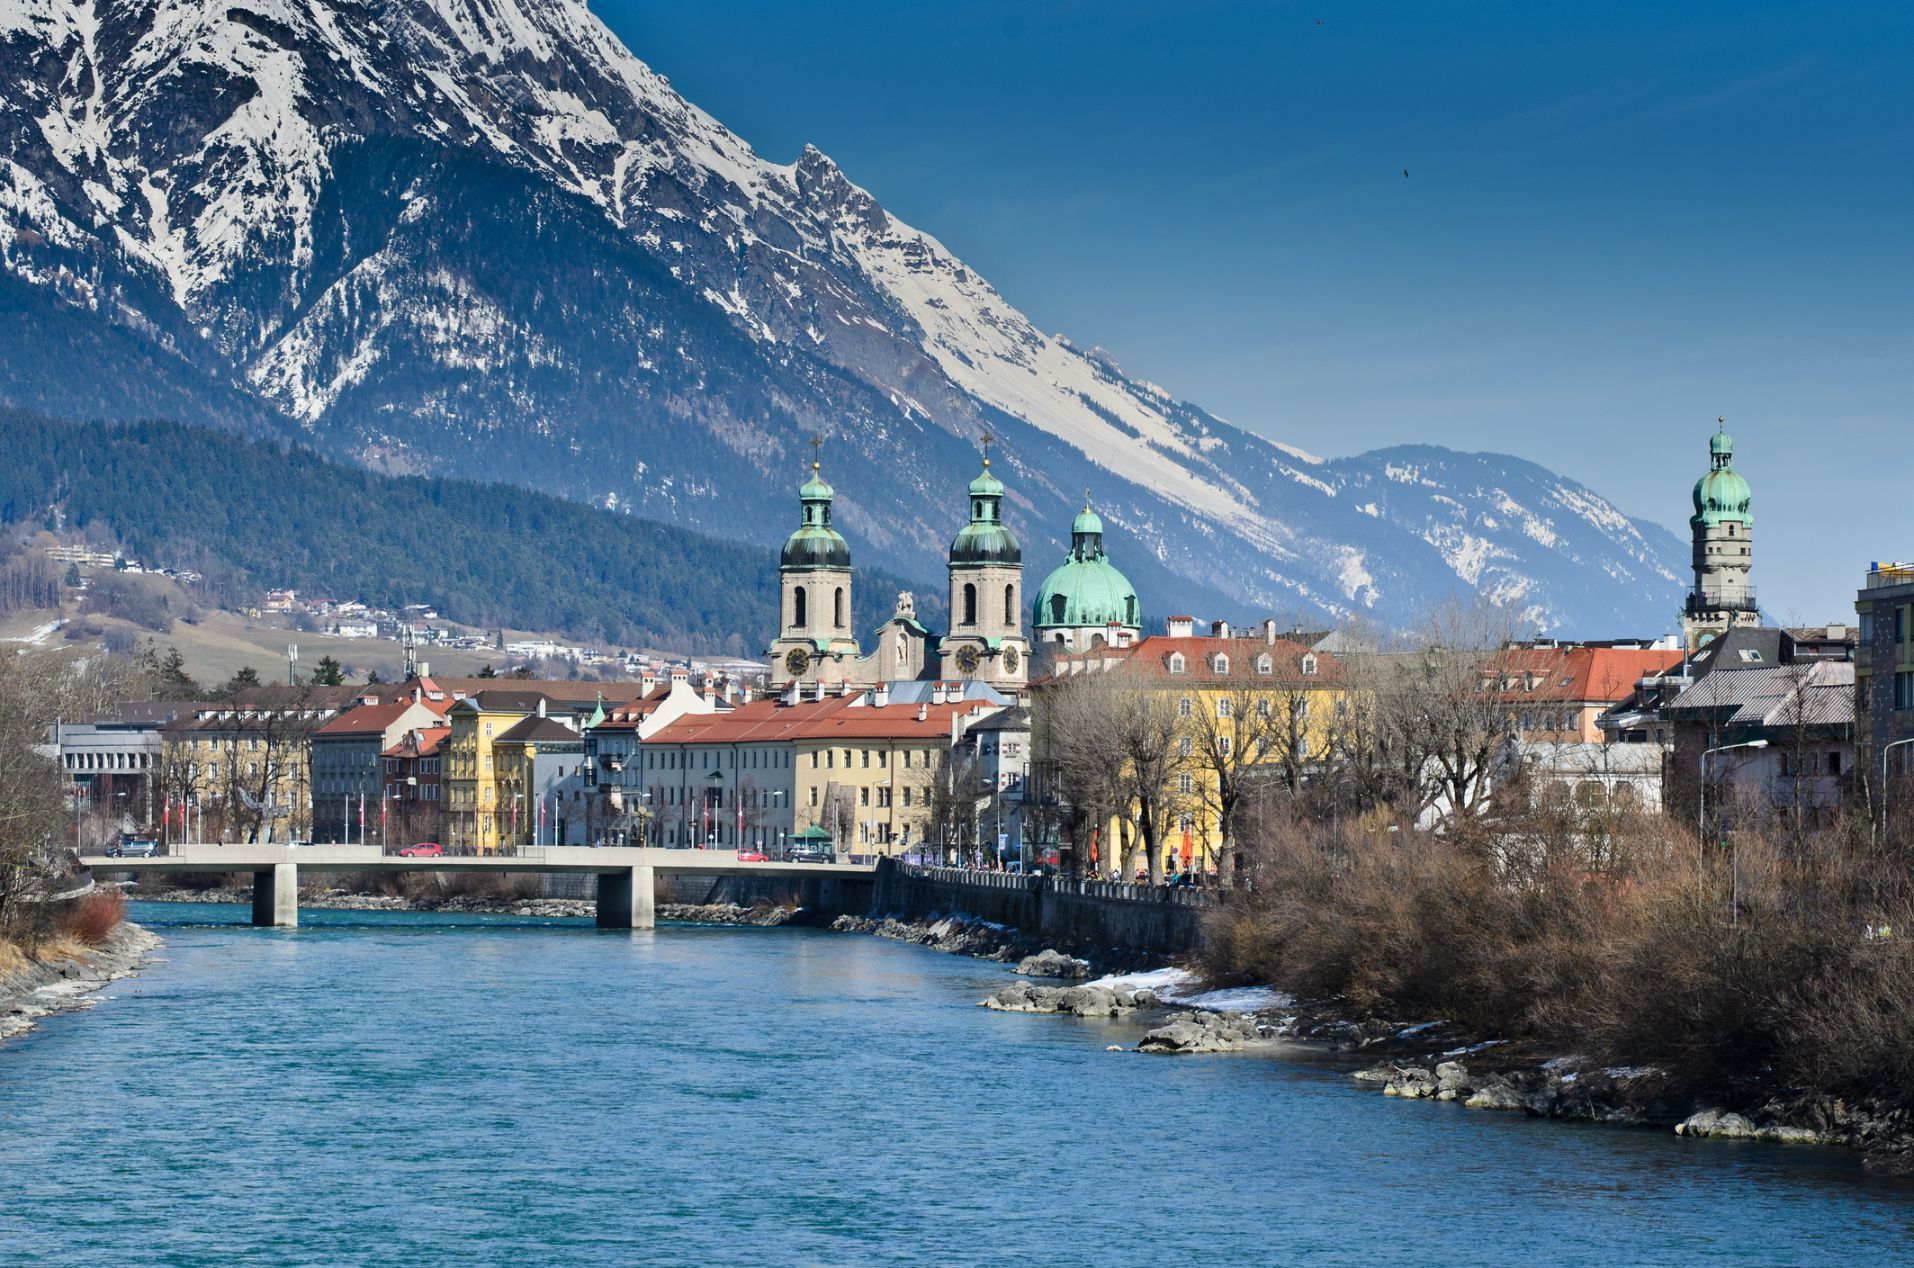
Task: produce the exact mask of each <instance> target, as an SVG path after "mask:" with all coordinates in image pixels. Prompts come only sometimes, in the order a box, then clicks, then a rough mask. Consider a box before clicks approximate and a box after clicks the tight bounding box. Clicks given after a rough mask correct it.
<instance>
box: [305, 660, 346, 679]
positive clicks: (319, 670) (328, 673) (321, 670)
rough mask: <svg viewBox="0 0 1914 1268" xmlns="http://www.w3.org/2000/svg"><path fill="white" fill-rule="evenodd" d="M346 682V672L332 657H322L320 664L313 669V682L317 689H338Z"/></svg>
mask: <svg viewBox="0 0 1914 1268" xmlns="http://www.w3.org/2000/svg"><path fill="white" fill-rule="evenodd" d="M345 680H346V671H345V670H344V669H342V668H340V666H339V662H338V661H336V660H334V659H333V658H332V657H330V656H321V657H320V658H319V663H318V664H317V665H314V666H313V667H312V682H313V685H314V686H315V687H337V686H338V685H339V684H340V683H342V682H344V681H345Z"/></svg>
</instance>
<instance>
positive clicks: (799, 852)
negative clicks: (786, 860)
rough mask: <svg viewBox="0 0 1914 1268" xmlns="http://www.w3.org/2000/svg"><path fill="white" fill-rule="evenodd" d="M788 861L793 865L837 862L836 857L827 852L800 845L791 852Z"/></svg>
mask: <svg viewBox="0 0 1914 1268" xmlns="http://www.w3.org/2000/svg"><path fill="white" fill-rule="evenodd" d="M790 861H791V862H793V863H835V862H837V855H835V854H833V853H831V852H830V851H829V850H821V849H818V848H817V847H815V846H808V845H800V846H797V847H796V848H794V849H793V850H792V851H791V860H790Z"/></svg>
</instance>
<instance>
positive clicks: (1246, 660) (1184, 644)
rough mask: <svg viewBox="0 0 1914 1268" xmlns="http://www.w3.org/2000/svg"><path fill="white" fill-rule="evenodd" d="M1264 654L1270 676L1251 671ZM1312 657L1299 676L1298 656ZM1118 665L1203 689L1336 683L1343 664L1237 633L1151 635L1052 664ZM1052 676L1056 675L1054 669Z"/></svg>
mask: <svg viewBox="0 0 1914 1268" xmlns="http://www.w3.org/2000/svg"><path fill="white" fill-rule="evenodd" d="M1179 652H1180V653H1181V654H1182V656H1183V672H1182V673H1180V674H1172V673H1171V672H1170V657H1171V656H1173V655H1176V654H1177V653H1179ZM1218 653H1222V654H1223V655H1225V656H1227V657H1228V658H1229V669H1228V670H1227V671H1224V672H1220V673H1219V672H1218V671H1217V669H1216V656H1217V654H1218ZM1264 655H1267V656H1269V657H1270V659H1271V660H1272V661H1273V662H1274V663H1273V664H1272V665H1271V666H1270V669H1271V672H1270V673H1268V674H1259V673H1258V672H1256V663H1257V658H1258V657H1261V656H1264ZM1310 655H1313V656H1315V658H1316V672H1315V673H1314V674H1313V675H1305V674H1304V673H1303V672H1302V663H1303V657H1305V656H1310ZM1108 660H1116V661H1121V662H1122V663H1123V664H1124V665H1125V667H1127V668H1134V669H1136V670H1138V671H1140V672H1142V673H1146V674H1148V675H1150V676H1151V677H1154V678H1164V679H1169V680H1172V681H1175V682H1194V683H1198V684H1200V685H1203V686H1207V687H1215V686H1221V685H1224V684H1228V685H1231V686H1242V687H1251V686H1254V685H1256V684H1257V683H1258V682H1273V681H1275V682H1319V681H1322V682H1339V681H1341V679H1342V677H1343V663H1342V662H1341V661H1340V660H1338V659H1336V657H1334V656H1333V655H1331V654H1330V653H1328V652H1313V653H1312V652H1311V651H1310V650H1309V649H1308V648H1307V647H1304V646H1303V645H1302V644H1301V643H1297V642H1294V641H1292V640H1290V639H1286V638H1279V639H1277V640H1276V641H1275V642H1271V641H1269V640H1268V639H1266V638H1263V637H1262V636H1260V635H1255V636H1251V635H1242V636H1236V637H1231V638H1217V637H1215V636H1213V635H1192V636H1191V637H1189V638H1170V637H1168V636H1167V635H1163V634H1153V635H1151V636H1150V637H1149V638H1145V639H1140V640H1139V641H1137V642H1135V643H1133V644H1131V645H1130V646H1128V647H1098V648H1092V649H1091V650H1089V651H1084V652H1072V653H1067V654H1065V655H1062V656H1058V657H1057V658H1056V660H1055V665H1056V669H1057V670H1058V671H1060V670H1062V669H1064V668H1065V667H1066V666H1068V665H1069V664H1070V663H1071V662H1073V661H1082V662H1084V663H1087V664H1098V663H1100V662H1103V661H1108ZM1052 676H1053V677H1057V676H1060V675H1059V674H1058V673H1057V672H1056V671H1053V672H1052Z"/></svg>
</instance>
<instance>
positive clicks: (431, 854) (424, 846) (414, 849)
mask: <svg viewBox="0 0 1914 1268" xmlns="http://www.w3.org/2000/svg"><path fill="white" fill-rule="evenodd" d="M399 857H400V858H402V859H439V858H444V857H445V847H444V846H442V845H440V844H439V843H438V842H437V841H421V842H419V843H418V844H417V845H408V846H406V847H405V848H404V849H403V850H400V851H399Z"/></svg>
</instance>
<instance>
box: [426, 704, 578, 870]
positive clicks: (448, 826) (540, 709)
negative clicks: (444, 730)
mask: <svg viewBox="0 0 1914 1268" xmlns="http://www.w3.org/2000/svg"><path fill="white" fill-rule="evenodd" d="M550 708H551V702H550V701H549V700H548V699H547V698H546V696H545V694H544V693H543V692H540V691H529V690H525V689H523V688H511V687H492V688H487V689H486V690H483V691H479V692H475V693H474V694H472V695H469V696H467V697H465V698H464V699H463V700H460V701H459V702H458V703H457V704H455V705H453V706H452V709H451V711H450V712H449V713H447V714H446V717H445V720H446V724H447V725H448V726H450V727H451V728H452V732H451V734H450V735H448V736H446V737H445V743H444V744H442V745H440V752H441V753H443V754H444V759H445V760H444V765H443V766H442V767H441V768H440V774H439V778H440V781H441V782H442V783H443V785H444V787H445V802H444V806H443V808H442V809H441V811H440V813H441V815H442V817H443V831H444V835H445V847H446V849H448V850H452V851H454V852H457V853H464V854H496V853H498V851H499V847H500V845H501V844H502V843H503V842H504V841H505V840H506V839H507V838H508V837H510V836H511V829H512V804H511V802H510V800H509V798H510V795H511V793H512V791H514V789H513V788H511V787H510V786H509V785H507V784H506V783H504V782H503V777H504V776H505V775H506V773H507V769H506V764H505V762H504V760H503V756H504V755H502V754H501V753H499V752H498V751H497V744H498V740H499V739H500V737H502V736H503V735H504V734H505V733H506V732H507V731H510V730H511V729H512V728H513V727H515V726H517V725H518V724H519V723H520V722H522V721H524V720H525V719H526V718H528V717H536V716H538V715H540V714H541V713H544V712H547V711H549V710H550ZM513 756H514V758H521V757H522V751H521V752H518V753H514V754H513ZM520 791H522V790H520ZM520 814H521V816H522V815H523V810H522V809H521V811H520Z"/></svg>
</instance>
